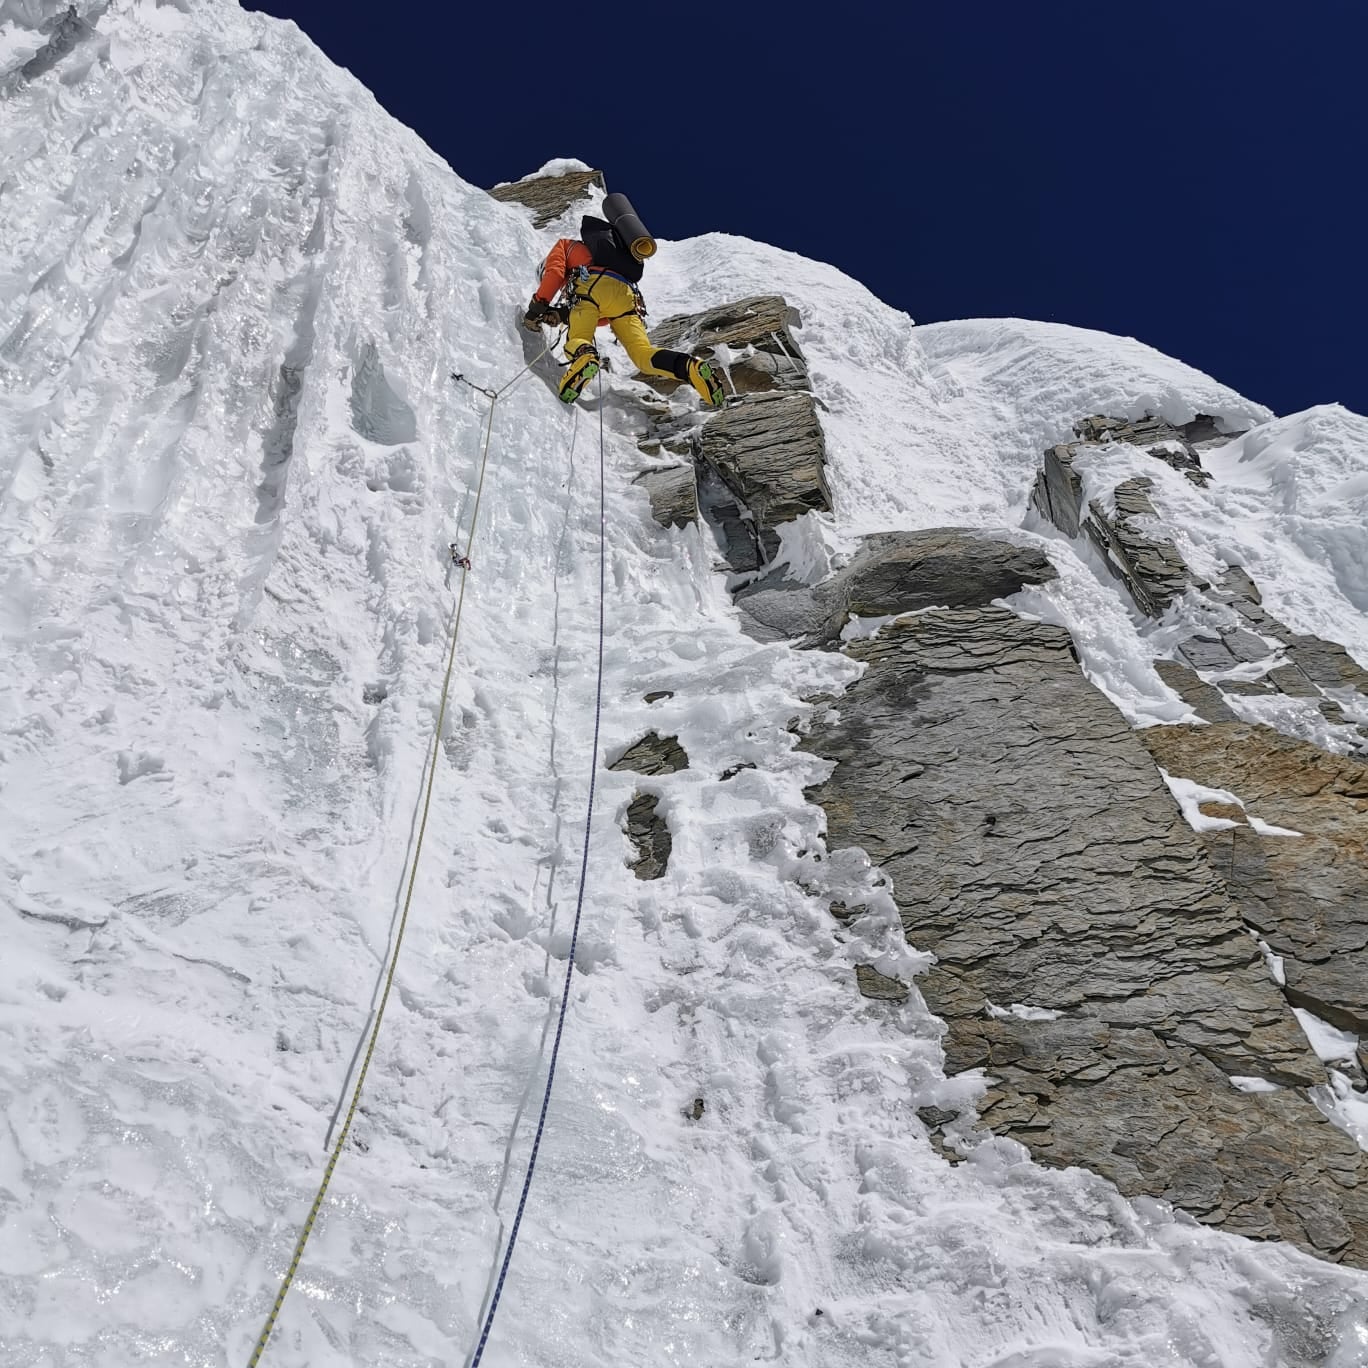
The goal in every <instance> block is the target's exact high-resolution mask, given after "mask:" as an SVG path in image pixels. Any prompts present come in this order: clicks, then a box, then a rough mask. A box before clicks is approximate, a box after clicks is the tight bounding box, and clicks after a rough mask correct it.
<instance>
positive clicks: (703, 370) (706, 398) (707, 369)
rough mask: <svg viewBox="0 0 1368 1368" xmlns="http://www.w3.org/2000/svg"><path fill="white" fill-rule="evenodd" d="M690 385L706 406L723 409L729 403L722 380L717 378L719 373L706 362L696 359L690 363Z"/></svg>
mask: <svg viewBox="0 0 1368 1368" xmlns="http://www.w3.org/2000/svg"><path fill="white" fill-rule="evenodd" d="M689 383H690V384H691V385H692V386H693V387H694V389H696V390H697V391H698V393H699V395H700V397H701V398H702V400H703V402H704V403H705V404H710V405H711V406H712V407H713V408H721V407H722V405H723V404H725V403H726V402H727V394H726V391H725V390H724V389H723V388H722V382H721V380H719V379H718V378H717V372H716V371H714V370H713V368H712V367H711V366H710V365H709V364H708V363H707V362H706V361H700V360H698V358H697V357H695V358H693V359H692V360H691V361H690V362H689Z"/></svg>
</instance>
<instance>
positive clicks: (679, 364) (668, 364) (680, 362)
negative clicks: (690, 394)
mask: <svg viewBox="0 0 1368 1368" xmlns="http://www.w3.org/2000/svg"><path fill="white" fill-rule="evenodd" d="M651 365H653V366H654V367H655V368H656V370H663V371H669V372H670V374H671V375H673V376H674V377H675V379H676V380H687V379H688V378H689V358H688V356H687V355H685V353H684V352H677V351H670V350H669V349H668V348H665V347H662V348H661V350H660V351H658V352H655V353H653V354H652V356H651Z"/></svg>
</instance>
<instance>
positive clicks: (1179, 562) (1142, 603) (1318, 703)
mask: <svg viewBox="0 0 1368 1368" xmlns="http://www.w3.org/2000/svg"><path fill="white" fill-rule="evenodd" d="M1075 431H1076V432H1077V433H1078V435H1079V437H1080V438H1082V439H1083V440H1081V441H1078V442H1073V443H1068V444H1066V445H1063V446H1056V447H1052V448H1050V450H1048V451H1047V452H1046V453H1045V459H1044V464H1043V466H1042V469H1041V471H1040V474H1039V476H1038V477H1037V480H1036V484H1035V488H1034V490H1033V492H1032V504H1033V506H1034V507H1035V509H1036V510H1037V511H1038V512H1039V513H1040V514H1042V516H1044V517H1046V518H1049V519H1050V521H1052V522H1053V523H1054V524H1055V526H1057V527H1058V528H1059V529H1060V530H1061V531H1062V532H1064V533H1065V534H1066V535H1068V536H1070V537H1077V536H1079V535H1080V534H1084V533H1086V535H1087V536H1088V537H1089V538H1090V539H1091V540H1092V541H1093V542H1094V543H1095V544H1096V546H1097V547H1098V548H1099V550H1101V552H1102V553H1103V558H1104V560H1105V562H1106V564H1107V566H1108V568H1109V569H1110V570H1111V571H1112V573H1113V574H1115V575H1116V576H1117V577H1118V578H1119V579H1120V580H1121V581H1122V583H1123V584H1124V585H1125V586H1126V589H1127V591H1128V592H1129V594H1130V596H1131V598H1132V600H1133V601H1134V602H1135V604H1136V606H1137V607H1138V608H1140V609H1141V611H1142V612H1144V613H1146V614H1147V615H1148V616H1150V617H1153V618H1156V619H1157V618H1159V617H1161V616H1163V614H1164V612H1165V611H1166V610H1167V609H1168V608H1169V607H1170V606H1171V604H1172V603H1173V601H1174V600H1175V599H1176V598H1177V597H1178V596H1179V595H1180V594H1184V593H1192V594H1195V595H1199V596H1200V597H1201V598H1202V599H1204V600H1206V602H1207V604H1208V605H1209V608H1210V610H1211V611H1210V612H1209V613H1208V614H1207V616H1208V617H1209V618H1210V619H1211V620H1212V621H1213V622H1214V623H1217V624H1219V625H1214V626H1206V627H1199V628H1194V629H1192V630H1191V631H1190V633H1189V634H1188V635H1187V636H1186V637H1185V638H1183V639H1180V640H1178V641H1176V642H1175V644H1174V646H1173V651H1174V654H1175V656H1176V657H1177V660H1175V661H1172V662H1161V670H1160V673H1161V674H1162V676H1163V678H1164V680H1165V682H1166V683H1168V684H1169V685H1170V687H1171V688H1173V689H1174V690H1175V691H1176V692H1177V693H1178V694H1179V695H1180V696H1181V697H1182V698H1184V700H1185V701H1187V702H1188V703H1189V704H1190V705H1191V706H1192V707H1193V709H1194V710H1195V711H1196V712H1197V713H1198V715H1199V716H1200V717H1202V718H1203V719H1204V720H1206V721H1210V722H1223V721H1230V720H1233V719H1234V718H1235V717H1236V716H1238V715H1239V709H1238V706H1235V705H1232V702H1231V700H1232V699H1234V698H1240V697H1250V696H1268V695H1275V694H1281V695H1283V696H1284V697H1287V698H1300V699H1305V700H1307V701H1308V702H1310V703H1312V704H1314V705H1315V707H1316V708H1317V709H1318V710H1319V712H1320V713H1321V715H1322V716H1323V717H1324V718H1325V719H1326V720H1327V721H1328V722H1329V723H1331V724H1332V725H1333V726H1335V727H1337V728H1342V731H1341V732H1340V737H1341V740H1342V744H1343V746H1344V748H1345V749H1346V750H1353V751H1359V752H1361V753H1363V754H1368V726H1364V725H1363V724H1361V723H1359V724H1355V723H1354V722H1352V721H1351V719H1350V717H1349V715H1348V714H1346V712H1345V710H1344V705H1343V703H1342V701H1341V700H1340V699H1337V698H1335V697H1333V696H1332V694H1331V692H1330V691H1332V690H1339V689H1349V690H1354V691H1355V692H1357V693H1358V694H1359V695H1360V696H1361V698H1362V700H1363V704H1364V707H1365V708H1368V670H1364V669H1363V668H1361V667H1360V666H1359V665H1358V663H1357V662H1356V661H1355V660H1354V659H1353V658H1352V657H1351V656H1350V655H1349V653H1348V652H1347V651H1346V650H1345V649H1344V647H1342V646H1339V645H1337V644H1336V643H1334V642H1330V641H1324V640H1322V639H1321V638H1320V637H1316V636H1310V635H1306V634H1302V633H1297V632H1293V631H1291V630H1290V629H1289V628H1288V627H1287V626H1286V625H1285V624H1284V623H1282V622H1279V621H1278V619H1277V618H1276V617H1274V616H1273V614H1271V613H1270V612H1269V611H1268V610H1267V608H1265V607H1264V605H1263V600H1262V596H1261V594H1260V593H1259V589H1258V586H1257V585H1256V584H1255V583H1254V581H1253V580H1252V579H1251V578H1250V576H1249V575H1248V574H1246V573H1245V571H1244V570H1243V569H1242V568H1241V567H1240V566H1238V565H1232V566H1229V567H1227V569H1226V571H1225V572H1224V573H1223V574H1222V575H1221V577H1220V579H1219V580H1218V582H1217V583H1215V584H1211V583H1208V582H1207V581H1206V580H1204V579H1202V578H1200V577H1199V576H1196V575H1194V574H1193V573H1192V571H1191V570H1190V568H1189V567H1188V566H1187V565H1186V564H1185V563H1184V561H1183V558H1182V556H1181V555H1180V553H1179V551H1178V549H1177V547H1176V546H1175V545H1174V543H1173V541H1172V540H1171V539H1170V538H1168V537H1165V536H1163V535H1162V532H1161V525H1160V519H1159V516H1158V514H1157V512H1156V510H1155V508H1154V505H1153V503H1152V502H1151V501H1150V498H1149V490H1150V489H1152V488H1153V482H1152V481H1150V480H1149V479H1147V478H1145V477H1143V476H1141V477H1130V478H1128V479H1125V480H1122V481H1120V482H1119V483H1118V484H1117V485H1116V486H1115V488H1114V489H1113V490H1112V492H1111V498H1112V502H1113V504H1114V511H1110V512H1109V511H1108V510H1107V509H1105V508H1104V507H1103V505H1102V501H1101V500H1099V499H1091V500H1089V503H1088V508H1087V510H1086V511H1085V510H1084V508H1083V492H1082V491H1083V484H1082V480H1081V478H1080V477H1079V475H1078V473H1077V471H1076V470H1075V469H1074V464H1073V463H1074V458H1075V456H1076V455H1077V453H1078V452H1079V451H1080V450H1081V449H1082V448H1083V447H1085V446H1088V445H1091V444H1096V443H1100V442H1103V441H1106V442H1128V443H1130V444H1132V445H1136V446H1140V447H1142V448H1144V449H1146V450H1148V451H1149V453H1150V454H1151V455H1153V456H1155V457H1156V458H1158V459H1160V460H1163V461H1165V462H1166V463H1167V464H1169V465H1174V466H1176V467H1177V468H1178V469H1180V470H1183V471H1184V473H1185V474H1187V475H1188V476H1189V478H1191V479H1193V481H1194V483H1198V484H1201V483H1202V482H1203V480H1204V479H1205V478H1206V476H1205V472H1203V471H1202V470H1201V466H1200V451H1201V450H1204V449H1205V448H1207V447H1209V446H1211V445H1214V444H1217V443H1219V442H1224V441H1228V440H1230V435H1220V434H1217V433H1216V432H1215V425H1214V423H1213V422H1212V421H1211V420H1210V419H1204V418H1198V419H1197V420H1195V421H1194V422H1193V423H1189V424H1187V425H1186V427H1184V428H1174V427H1172V426H1171V425H1169V424H1165V423H1163V422H1161V421H1160V420H1159V419H1154V418H1146V419H1142V420H1139V421H1138V422H1136V423H1134V424H1127V423H1124V422H1122V421H1121V420H1120V419H1111V418H1100V417H1099V418H1087V419H1084V420H1083V421H1082V422H1081V423H1079V424H1078V426H1077V427H1076V428H1075ZM1156 442H1158V443H1159V445H1153V444H1154V443H1156ZM1246 665H1262V666H1263V670H1262V673H1260V674H1259V675H1257V677H1250V673H1249V672H1248V671H1246V670H1237V667H1241V666H1246ZM1184 667H1185V668H1184ZM1232 673H1234V674H1238V677H1228V676H1230V675H1231V674H1232Z"/></svg>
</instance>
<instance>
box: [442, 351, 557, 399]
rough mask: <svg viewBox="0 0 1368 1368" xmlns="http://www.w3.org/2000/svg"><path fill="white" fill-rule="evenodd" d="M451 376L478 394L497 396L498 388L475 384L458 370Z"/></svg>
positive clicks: (492, 397) (490, 396)
mask: <svg viewBox="0 0 1368 1368" xmlns="http://www.w3.org/2000/svg"><path fill="white" fill-rule="evenodd" d="M537 360H538V361H540V360H541V357H538V358H537ZM451 378H452V379H453V380H455V381H456V383H457V384H459V385H469V386H470V388H471V389H473V390H477V391H478V392H479V393H480V394H483V395H486V396H488V397H489V398H490V399H497V398H498V397H499V391H498V390H492V389H485V387H484V386H483V385H477V384H476V383H475V382H474V381H473V380H467V379H466V378H465V376H464V375H462V374H461V372H460V371H452V372H451Z"/></svg>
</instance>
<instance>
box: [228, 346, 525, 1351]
mask: <svg viewBox="0 0 1368 1368" xmlns="http://www.w3.org/2000/svg"><path fill="white" fill-rule="evenodd" d="M549 350H550V347H549V346H548V347H545V348H543V349H542V351H541V352H540V353H539V354H538V355H537V356H535V357H533V359H532V360H531V361H529V362H528V364H527V365H526V366H524V367H523V368H522V370H520V371H519V372H518V373H517V375H515V376H514V377H513V379H512V380H510V381H509V382H508V383H507V384H506V385H504V386H503V388H502V389H499V390H482V391H481V393H484V394H487V395H489V418H488V421H487V422H486V423H485V434H484V447H483V450H482V451H481V452H480V477H479V482H478V484H477V485H476V488H475V507H474V510H473V511H472V513H471V515H470V530H469V532H468V533H467V536H466V546H465V557H464V560H465V562H466V563H465V564H464V565H462V566H461V587H460V591H459V592H458V594H457V596H456V604H455V607H454V608H453V609H452V614H451V618H450V619H449V622H448V628H447V630H448V633H449V635H450V640H451V646H450V649H449V650H448V652H447V663H446V674H445V675H444V676H443V679H442V699H441V702H440V703H439V704H438V707H437V723H436V726H434V727H433V729H432V755H431V757H430V760H429V763H428V767H427V771H428V776H427V785H426V787H425V789H424V791H423V815H422V819H421V820H420V821H419V823H418V839H417V840H416V841H415V843H414V847H413V861H412V863H411V864H410V866H409V880H408V889H407V891H406V892H405V894H404V910H403V912H402V913H401V914H400V917H399V929H398V932H397V933H396V934H395V937H394V948H393V951H392V952H391V954H390V961H389V968H388V970H387V971H386V973H385V990H384V992H383V993H382V994H381V995H380V1006H379V1007H378V1008H377V1010H376V1013H375V1024H374V1025H373V1026H372V1027H371V1033H370V1040H369V1041H368V1042H367V1045H366V1053H365V1057H364V1058H363V1059H362V1061H361V1070H360V1072H359V1073H358V1074H357V1076H356V1086H355V1087H354V1088H353V1089H352V1095H351V1104H350V1105H349V1106H348V1107H347V1115H346V1118H345V1120H344V1121H343V1122H342V1129H341V1130H340V1131H339V1132H338V1136H337V1143H336V1144H335V1145H333V1148H332V1153H331V1154H330V1155H329V1156H328V1162H327V1165H326V1166H325V1167H324V1169H323V1181H322V1182H321V1183H319V1185H318V1192H317V1193H316V1194H315V1195H314V1199H313V1205H312V1206H310V1208H309V1214H308V1216H307V1217H305V1219H304V1228H303V1229H302V1230H301V1231H300V1232H299V1239H298V1240H297V1241H296V1242H295V1247H294V1253H293V1254H292V1255H291V1256H290V1265H289V1267H288V1268H287V1269H286V1270H285V1276H284V1278H282V1279H281V1283H280V1291H279V1292H277V1293H276V1299H275V1304H274V1305H273V1306H272V1307H271V1314H270V1315H269V1316H267V1317H266V1324H265V1325H264V1326H263V1327H262V1330H261V1336H260V1338H259V1339H258V1340H257V1342H256V1348H255V1349H253V1350H252V1356H251V1358H249V1359H248V1360H247V1368H257V1364H259V1363H260V1362H261V1356H262V1354H264V1353H265V1352H266V1342H267V1341H268V1340H269V1339H270V1338H271V1332H272V1331H273V1330H274V1329H275V1324H276V1320H277V1318H278V1317H279V1315H280V1308H281V1307H282V1306H283V1305H284V1304H285V1296H286V1294H287V1293H288V1292H289V1290H290V1286H291V1284H292V1283H293V1282H294V1280H295V1274H296V1273H297V1272H298V1271H299V1261H300V1260H301V1259H302V1258H303V1257H304V1246H305V1245H307V1244H308V1243H309V1236H310V1235H312V1234H313V1228H314V1222H315V1221H316V1220H317V1219H318V1213H319V1211H320V1210H321V1209H322V1207H323V1199H324V1198H325V1197H326V1196H327V1195H328V1185H329V1184H330V1183H331V1182H332V1176H333V1170H334V1169H335V1168H336V1167H337V1161H338V1159H339V1158H341V1155H342V1147H343V1146H344V1145H345V1144H346V1143H347V1136H348V1134H349V1133H350V1131H351V1125H352V1121H353V1120H354V1119H355V1117H356V1109H357V1107H358V1106H359V1105H360V1102H361V1088H362V1085H363V1084H364V1083H365V1081H366V1072H367V1070H368V1069H369V1068H370V1064H371V1058H372V1057H373V1056H374V1054H375V1042H376V1041H377V1040H378V1039H379V1038H380V1025H381V1022H382V1021H383V1020H384V1017H385V1006H386V1004H387V1003H388V1002H389V995H390V989H391V988H392V987H393V986H394V972H395V969H396V967H397V966H398V963H399V949H400V946H401V945H402V944H403V941H404V930H405V928H406V927H407V926H408V916H409V905H410V904H411V903H412V901H413V889H414V885H415V884H416V883H417V881H418V857H419V855H420V854H421V853H422V850H423V833H424V832H425V831H426V830H427V820H428V811H429V809H430V808H431V806H432V785H433V781H434V780H435V779H436V776H437V760H438V757H439V756H440V754H441V746H442V723H443V721H444V720H445V719H446V709H447V698H448V696H449V695H450V693H451V673H452V670H453V668H454V667H455V664H456V641H457V637H458V636H459V634H460V630H461V608H462V606H463V605H464V604H465V587H466V578H467V576H468V575H469V573H470V570H469V561H470V549H471V546H472V545H473V544H474V541H475V524H476V522H477V520H478V519H479V516H480V499H481V497H482V495H483V494H484V482H485V470H486V468H487V466H488V464H489V438H490V434H491V433H492V432H493V431H494V408H495V406H496V405H497V404H498V402H499V396H500V395H501V394H503V393H505V392H506V391H507V390H509V389H511V388H512V386H513V385H515V384H516V383H517V382H518V381H519V380H520V379H521V378H522V377H523V376H524V375H525V374H526V373H527V372H528V371H529V370H531V369H532V367H533V366H535V365H536V364H537V362H538V361H540V360H541V358H542V357H543V356H545V355H546V353H547V352H548V351H549ZM466 383H469V382H468V381H467V382H466ZM472 388H478V387H477V386H472Z"/></svg>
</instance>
